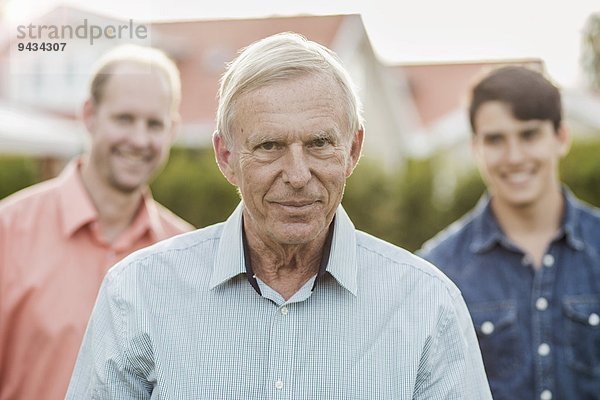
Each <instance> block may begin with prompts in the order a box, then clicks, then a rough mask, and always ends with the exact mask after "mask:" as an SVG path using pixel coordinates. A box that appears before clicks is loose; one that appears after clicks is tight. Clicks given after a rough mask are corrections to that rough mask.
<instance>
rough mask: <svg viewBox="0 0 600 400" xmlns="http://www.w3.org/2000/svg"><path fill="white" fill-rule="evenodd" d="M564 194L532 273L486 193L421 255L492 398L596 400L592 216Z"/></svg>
mask: <svg viewBox="0 0 600 400" xmlns="http://www.w3.org/2000/svg"><path fill="white" fill-rule="evenodd" d="M563 195H564V198H565V210H564V215H563V220H562V224H561V228H560V231H559V233H558V234H557V235H556V237H555V238H554V239H553V240H552V242H551V243H550V244H549V246H548V248H547V249H546V252H545V254H544V256H543V261H542V264H543V266H542V267H541V268H540V269H538V270H537V271H536V270H535V269H534V268H533V266H532V264H531V262H530V261H529V260H528V257H526V256H525V254H524V252H523V251H522V250H521V249H520V248H519V247H518V246H516V245H515V244H514V243H513V242H512V241H511V240H510V239H508V238H507V236H506V235H505V234H504V233H503V232H502V230H501V228H500V226H499V225H498V223H497V221H496V219H495V217H494V215H493V212H492V209H491V207H490V201H489V198H488V196H487V195H484V197H483V198H482V199H481V200H480V202H479V204H478V205H477V207H475V209H474V210H472V211H471V212H470V213H469V214H468V215H466V216H465V217H463V218H462V219H461V220H459V221H457V222H455V223H454V224H452V225H451V226H450V227H448V228H447V229H446V230H444V231H443V232H441V233H440V234H438V235H437V236H436V237H435V238H433V239H431V240H430V241H429V242H427V243H426V244H425V245H424V247H423V249H422V251H421V252H420V255H421V256H422V257H424V258H426V259H427V260H429V261H431V262H432V263H434V264H435V265H436V266H438V267H439V268H440V269H442V271H444V272H445V273H446V275H448V277H450V279H452V280H453V281H454V282H455V283H456V284H457V286H458V287H459V288H460V289H461V291H462V293H463V296H464V299H465V301H466V302H467V305H468V307H469V310H470V312H471V317H472V318H473V322H474V325H475V329H476V331H477V336H478V339H479V345H480V347H481V352H482V355H483V359H484V364H485V368H486V372H487V375H488V379H489V382H490V386H491V389H492V394H493V396H494V399H495V400H503V399H511V400H515V399H517V400H518V399H527V400H530V399H541V400H551V399H554V400H556V399H560V400H562V399H567V400H569V399H577V400H586V399H600V211H599V210H598V209H596V208H592V207H590V206H588V205H586V204H583V203H582V202H581V201H579V200H577V199H576V198H575V197H574V196H573V194H572V193H571V192H570V191H569V190H568V189H566V188H564V189H563Z"/></svg>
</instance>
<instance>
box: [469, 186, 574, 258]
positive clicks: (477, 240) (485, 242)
mask: <svg viewBox="0 0 600 400" xmlns="http://www.w3.org/2000/svg"><path fill="white" fill-rule="evenodd" d="M562 193H563V198H564V200H565V202H564V214H563V218H562V222H561V228H560V232H559V236H560V235H563V234H564V236H565V238H566V241H567V243H568V244H569V245H570V246H571V247H573V248H575V249H577V250H581V249H583V246H584V241H583V238H582V237H581V232H579V229H578V227H579V222H578V220H579V208H578V200H577V199H576V198H575V196H574V195H573V193H572V192H571V191H570V190H569V189H568V188H567V187H566V186H563V188H562ZM473 216H474V222H473V227H474V233H475V234H474V239H473V242H472V243H471V245H470V249H471V251H472V252H474V253H481V252H484V251H486V250H489V249H490V248H491V247H492V246H494V245H495V244H497V243H506V244H507V245H508V246H510V244H509V240H508V238H507V237H506V235H505V234H504V232H502V229H501V228H500V225H499V224H498V222H497V220H496V217H495V216H494V213H493V211H492V207H491V201H490V196H489V195H488V194H487V193H484V194H483V196H482V197H481V199H479V202H478V203H477V206H476V207H475V209H474V210H473Z"/></svg>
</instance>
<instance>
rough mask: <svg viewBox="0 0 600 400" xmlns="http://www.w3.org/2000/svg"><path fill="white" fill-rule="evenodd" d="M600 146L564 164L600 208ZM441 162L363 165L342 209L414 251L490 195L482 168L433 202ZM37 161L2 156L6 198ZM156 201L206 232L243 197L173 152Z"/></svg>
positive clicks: (182, 152) (196, 153) (191, 154)
mask: <svg viewBox="0 0 600 400" xmlns="http://www.w3.org/2000/svg"><path fill="white" fill-rule="evenodd" d="M598 154H600V142H585V143H580V144H577V143H575V144H574V145H573V147H572V149H571V151H570V153H569V155H568V156H567V157H566V158H565V159H564V160H563V161H562V163H561V166H560V173H561V176H562V179H563V181H564V182H565V183H566V184H567V186H569V187H570V188H571V190H572V191H573V192H574V193H575V194H576V195H577V196H578V197H580V198H581V199H582V200H584V201H586V202H588V203H590V204H593V205H595V206H597V207H598V206H600V157H598ZM440 168H441V167H440V163H439V160H437V159H435V158H433V159H429V160H420V161H410V162H409V163H408V165H407V166H406V167H405V168H404V169H403V170H402V171H396V172H385V171H383V170H382V169H381V167H380V166H379V165H377V164H376V163H374V162H373V161H371V162H368V161H366V159H365V160H363V161H361V163H360V164H359V165H358V167H357V168H356V170H355V172H354V174H353V175H352V176H351V177H350V178H349V179H348V182H347V187H346V193H345V195H344V200H343V205H344V208H345V209H346V211H347V212H348V214H349V215H350V217H351V218H352V220H353V222H354V224H355V225H356V227H357V228H358V229H361V230H364V231H366V232H368V233H370V234H373V235H375V236H378V237H380V238H382V239H385V240H387V241H389V242H392V243H394V244H397V245H399V246H402V247H405V248H407V249H409V250H416V249H418V248H419V247H420V246H421V245H422V244H423V242H424V241H426V240H427V239H429V238H431V237H432V236H433V235H435V234H436V233H437V232H438V231H440V230H441V229H443V228H444V227H446V226H447V225H448V224H450V223H451V222H453V221H454V220H456V219H458V218H460V217H461V216H462V215H464V214H465V213H466V212H467V211H469V210H470V209H471V208H472V207H473V206H474V205H475V204H476V203H477V200H478V199H479V197H480V196H481V194H482V193H483V191H484V185H483V183H482V181H481V179H480V178H479V175H478V174H477V172H476V171H472V173H471V174H469V175H467V176H465V177H463V178H462V179H460V180H459V181H458V183H457V185H456V187H455V189H454V193H453V196H450V198H447V199H445V201H446V203H444V204H441V205H440V201H438V200H437V199H436V198H435V196H436V195H435V192H436V191H435V190H434V189H435V185H436V179H435V177H436V173H437V171H438V170H439V169H440ZM37 170H38V167H37V165H36V162H35V160H33V159H26V158H15V157H9V158H0V197H4V196H6V195H7V194H9V193H12V192H14V191H16V190H17V189H20V188H22V187H25V186H28V185H30V184H32V183H34V182H36V181H38V180H39V175H37ZM152 192H153V195H154V197H155V198H156V199H157V200H158V201H159V202H161V203H162V204H164V205H165V206H166V207H168V208H170V209H171V210H173V211H174V212H175V213H176V214H178V215H180V216H182V217H183V218H184V219H186V220H187V221H189V222H190V223H192V224H193V225H195V226H196V227H199V228H200V227H204V226H207V225H210V224H213V223H216V222H220V221H223V220H225V219H226V218H227V216H228V215H229V214H230V213H231V211H232V210H233V209H234V208H235V206H236V205H237V204H238V203H239V195H238V194H237V192H236V190H235V188H234V187H233V186H231V185H230V184H229V183H228V182H227V181H226V180H225V178H223V176H222V175H221V172H220V171H219V169H218V167H217V165H216V162H215V159H214V154H213V152H212V150H211V149H202V150H189V149H173V151H172V154H171V159H170V161H169V163H168V165H167V167H166V168H165V170H164V171H163V172H162V173H161V174H160V176H158V178H157V179H156V180H155V181H154V182H153V183H152Z"/></svg>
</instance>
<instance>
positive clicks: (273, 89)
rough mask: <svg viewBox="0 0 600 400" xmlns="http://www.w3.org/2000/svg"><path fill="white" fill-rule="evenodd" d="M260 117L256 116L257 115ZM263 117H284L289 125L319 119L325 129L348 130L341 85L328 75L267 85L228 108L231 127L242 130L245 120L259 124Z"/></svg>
mask: <svg viewBox="0 0 600 400" xmlns="http://www.w3.org/2000/svg"><path fill="white" fill-rule="evenodd" d="M257 113H259V114H257ZM263 113H264V114H275V115H278V116H285V117H286V118H288V119H289V120H290V123H292V122H293V121H294V120H295V121H296V123H302V122H304V121H303V118H320V121H321V122H326V125H328V126H327V127H324V129H327V130H332V129H333V127H335V128H336V129H337V130H339V131H340V132H345V131H347V130H348V126H349V117H348V114H349V113H348V110H347V108H346V106H345V103H344V101H343V91H342V88H341V86H340V84H339V83H338V82H337V81H336V80H335V79H334V78H333V77H332V76H330V75H329V74H324V73H320V74H302V75H299V76H294V77H288V78H286V79H277V80H271V81H269V82H266V83H265V84H263V85H261V86H257V87H255V88H253V89H252V90H249V91H246V92H244V93H241V94H240V95H238V96H237V97H236V98H235V99H234V100H233V102H232V104H231V119H230V121H231V126H232V127H233V128H234V131H235V130H236V127H237V129H241V126H242V125H245V124H246V123H247V121H248V119H252V120H254V121H256V120H258V121H260V117H261V116H262V115H263Z"/></svg>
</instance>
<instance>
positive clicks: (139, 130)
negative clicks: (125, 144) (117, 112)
mask: <svg viewBox="0 0 600 400" xmlns="http://www.w3.org/2000/svg"><path fill="white" fill-rule="evenodd" d="M129 141H130V142H131V143H132V144H133V145H135V146H137V147H146V146H148V143H149V142H150V132H149V130H148V127H147V126H146V123H145V121H143V120H138V121H136V122H135V123H134V124H133V129H132V131H131V132H130V135H129Z"/></svg>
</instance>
